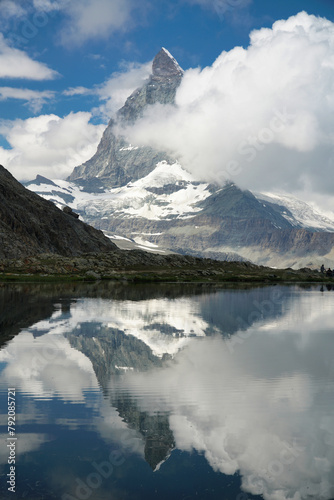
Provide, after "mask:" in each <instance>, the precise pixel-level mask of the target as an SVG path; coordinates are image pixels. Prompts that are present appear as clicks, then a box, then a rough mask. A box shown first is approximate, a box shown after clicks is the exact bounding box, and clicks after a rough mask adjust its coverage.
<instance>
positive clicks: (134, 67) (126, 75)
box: [97, 62, 152, 118]
mask: <svg viewBox="0 0 334 500" xmlns="http://www.w3.org/2000/svg"><path fill="white" fill-rule="evenodd" d="M120 69H121V71H118V72H115V73H113V74H112V75H111V77H110V78H109V79H108V80H107V81H106V82H105V83H104V84H103V85H101V86H100V87H98V88H97V95H98V96H99V97H100V99H101V100H102V101H105V104H104V105H102V106H100V108H99V113H101V114H102V115H103V116H105V117H106V118H110V117H111V116H112V115H113V114H114V113H115V112H116V111H117V110H119V109H120V108H121V107H122V106H123V104H124V103H125V101H126V99H127V98H128V97H129V96H130V94H132V92H133V91H134V90H135V89H137V88H138V87H141V86H142V85H143V84H144V82H145V80H146V79H147V78H148V77H149V75H150V74H151V70H152V62H149V63H145V64H139V63H134V62H123V63H122V64H121V65H120Z"/></svg>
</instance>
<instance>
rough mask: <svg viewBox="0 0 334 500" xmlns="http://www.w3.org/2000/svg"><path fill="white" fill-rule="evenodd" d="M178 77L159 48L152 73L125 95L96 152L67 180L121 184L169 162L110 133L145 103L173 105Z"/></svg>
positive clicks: (174, 66)
mask: <svg viewBox="0 0 334 500" xmlns="http://www.w3.org/2000/svg"><path fill="white" fill-rule="evenodd" d="M182 76H183V70H182V69H181V68H180V66H179V65H178V63H177V62H176V61H175V59H174V58H173V57H172V56H171V54H170V53H169V52H168V51H167V50H166V49H161V50H160V52H159V53H158V54H157V55H156V56H155V58H154V60H153V64H152V74H151V76H150V78H149V79H148V81H147V83H146V84H145V85H144V86H143V87H141V88H139V89H137V90H135V91H134V92H133V93H132V94H131V95H130V96H129V97H128V99H127V100H126V102H125V104H124V106H123V107H122V108H121V109H120V110H119V111H118V113H117V118H116V120H114V119H111V120H110V122H109V124H108V126H107V128H106V130H105V131H104V133H103V136H102V139H101V141H100V144H99V146H98V149H97V152H96V154H95V155H94V156H93V157H92V158H91V159H90V160H88V161H87V162H85V163H84V164H83V165H81V166H78V167H76V168H75V169H74V171H73V172H72V174H71V175H70V176H69V177H68V180H70V181H79V182H80V181H82V180H85V181H89V180H90V179H92V180H93V179H95V178H96V177H97V178H98V179H99V181H100V183H101V184H102V185H103V186H106V187H118V186H124V185H126V184H127V183H128V182H130V181H136V180H138V179H140V178H141V177H144V176H145V175H147V174H149V173H150V172H152V170H154V168H155V167H156V164H157V163H159V162H160V161H163V160H166V161H172V160H171V158H170V156H169V154H168V153H166V152H164V151H157V150H155V149H154V148H150V147H132V146H131V145H130V144H128V143H127V142H126V141H125V139H124V138H123V137H122V136H116V135H115V134H114V132H113V127H114V125H115V124H116V122H119V123H120V124H123V125H129V124H132V123H134V122H135V121H136V120H137V119H138V118H139V117H140V116H142V113H143V111H144V109H146V108H147V106H150V105H153V104H155V103H160V104H173V103H174V100H175V94H176V90H177V88H178V86H179V85H180V83H181V79H182Z"/></svg>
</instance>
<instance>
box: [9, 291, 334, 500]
mask: <svg viewBox="0 0 334 500" xmlns="http://www.w3.org/2000/svg"><path fill="white" fill-rule="evenodd" d="M0 311H1V316H0V326H1V350H0V370H1V384H0V390H1V394H0V407H1V430H0V432H1V447H0V463H1V469H0V471H1V485H0V498H1V499H7V498H8V499H10V498H25V499H33V500H42V499H47V500H48V499H50V500H51V499H57V500H88V499H90V500H111V499H112V500H144V499H145V500H150V499H159V500H164V499H166V500H169V499H173V500H181V499H182V500H188V499H199V500H202V499H205V500H206V499H207V500H209V499H210V500H218V499H219V500H247V499H249V500H252V499H268V500H284V499H292V500H303V499H307V500H311V499H316V500H321V499H323V500H332V499H333V498H334V390H333V389H334V328H333V325H334V289H332V287H331V286H327V287H326V286H320V285H319V286H313V285H312V286H303V287H299V286H286V287H284V286H263V287H261V286H259V287H247V286H239V287H237V288H236V287H233V286H226V287H214V286H209V285H196V286H195V285H182V284H177V285H147V286H142V285H138V286H133V285H127V284H113V283H104V282H101V283H94V284H50V285H48V284H39V285H38V284H35V285H34V284H13V285H10V284H1V285H0ZM14 417H15V419H14ZM8 426H9V427H8Z"/></svg>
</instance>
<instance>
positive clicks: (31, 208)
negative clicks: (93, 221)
mask: <svg viewBox="0 0 334 500" xmlns="http://www.w3.org/2000/svg"><path fill="white" fill-rule="evenodd" d="M114 248H116V246H115V245H114V244H113V243H111V242H110V240H109V239H108V238H106V237H105V236H104V234H103V233H102V232H101V231H99V230H97V229H94V228H93V227H90V226H88V225H87V224H85V223H83V222H81V221H79V220H78V219H77V218H75V217H74V216H73V215H71V214H67V213H64V212H62V211H61V210H59V209H58V208H57V207H56V206H55V205H54V204H53V203H51V202H49V201H47V200H45V199H44V198H41V197H40V196H38V195H37V194H35V193H32V192H31V191H29V190H28V189H26V188H25V187H23V186H22V184H20V183H19V182H18V181H17V180H16V179H15V178H14V177H13V176H12V175H11V174H10V173H9V172H8V171H7V170H6V169H5V168H4V167H2V166H0V258H20V257H25V256H28V255H36V254H40V253H44V252H46V253H58V254H60V255H66V256H70V255H78V254H80V253H85V252H103V251H110V250H113V249H114Z"/></svg>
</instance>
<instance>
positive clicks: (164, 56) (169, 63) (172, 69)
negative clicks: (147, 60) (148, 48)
mask: <svg viewBox="0 0 334 500" xmlns="http://www.w3.org/2000/svg"><path fill="white" fill-rule="evenodd" d="M152 73H153V75H154V76H158V77H166V76H182V75H183V70H182V68H181V67H180V66H179V64H178V62H177V61H176V59H174V57H173V56H172V54H171V53H170V52H168V50H167V49H165V48H164V47H163V48H162V49H161V50H160V52H158V54H157V55H156V56H155V58H154V60H153V64H152Z"/></svg>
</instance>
